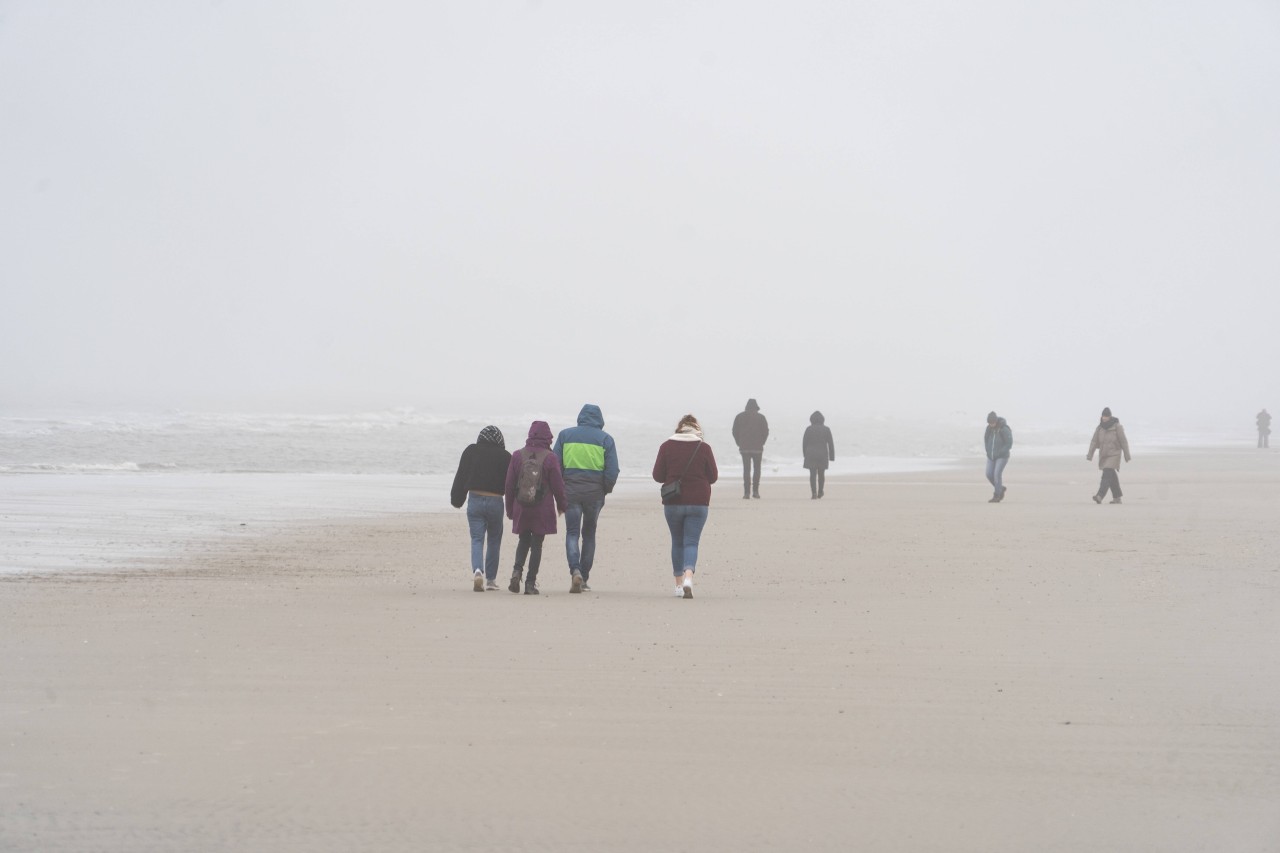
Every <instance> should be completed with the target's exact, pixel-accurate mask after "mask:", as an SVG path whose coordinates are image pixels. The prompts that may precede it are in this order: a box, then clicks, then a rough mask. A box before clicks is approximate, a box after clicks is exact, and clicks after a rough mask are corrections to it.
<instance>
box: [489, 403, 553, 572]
mask: <svg viewBox="0 0 1280 853" xmlns="http://www.w3.org/2000/svg"><path fill="white" fill-rule="evenodd" d="M503 493H504V495H505V496H506V501H507V518H509V519H511V522H512V523H511V532H512V533H515V534H518V535H519V536H520V543H519V544H518V545H516V565H515V569H513V570H512V572H511V583H510V584H509V585H508V586H507V589H509V590H511V591H512V592H519V591H520V576H521V575H522V574H524V561H525V557H528V558H529V577H528V578H526V579H525V583H524V594H525V595H537V594H538V566H539V565H540V564H541V563H542V540H543V539H544V538H545V537H546V535H547V534H548V533H555V532H556V514H557V513H559V514H561V515H563V514H564V508H565V497H564V477H563V476H562V475H561V473H560V459H559V458H558V457H557V456H556V455H555V454H554V453H552V452H551V427H550V426H548V425H547V422H546V421H534V422H533V424H532V425H530V427H529V438H528V440H527V441H525V443H524V447H522V448H520V449H519V450H517V451H516V452H515V453H513V454H511V465H510V466H508V467H507V480H506V485H505V488H504V489H503Z"/></svg>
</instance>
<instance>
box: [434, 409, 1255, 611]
mask: <svg viewBox="0 0 1280 853" xmlns="http://www.w3.org/2000/svg"><path fill="white" fill-rule="evenodd" d="M1257 424H1258V447H1260V448H1262V447H1267V446H1268V436H1269V435H1270V433H1271V415H1269V414H1268V413H1267V410H1266V409H1263V410H1262V411H1261V412H1259V413H1258V416H1257ZM552 438H553V436H552V432H551V427H550V426H549V425H548V424H547V422H546V421H534V422H533V423H532V424H531V425H530V426H529V434H528V437H527V438H526V439H525V443H524V446H523V447H521V448H520V449H518V450H516V451H515V452H514V453H511V452H508V451H507V449H506V446H505V442H504V439H503V435H502V431H501V430H499V429H498V428H497V427H496V426H486V427H485V428H484V429H482V430H481V431H480V434H479V435H478V436H477V437H476V441H475V443H474V444H471V445H469V446H468V447H467V448H466V449H465V450H464V451H463V452H462V458H461V459H460V460H459V462H458V470H457V473H456V474H455V475H454V479H453V489H452V492H451V495H450V501H451V503H452V504H453V506H455V507H458V508H461V507H462V506H463V505H464V503H465V505H466V508H467V522H468V525H469V528H470V534H471V570H472V583H473V588H474V589H475V591H476V592H483V591H485V590H497V589H500V586H499V584H498V561H499V559H500V557H499V554H500V552H501V546H502V533H503V527H504V524H503V518H504V516H505V518H506V519H509V520H510V521H511V532H512V533H514V534H516V535H517V536H518V537H519V539H518V543H517V545H516V554H515V565H514V566H513V568H512V571H511V578H510V580H509V582H508V584H507V589H508V590H510V591H511V592H516V593H518V592H521V589H522V585H523V592H524V594H525V595H537V594H538V592H539V590H538V570H539V568H540V567H541V564H542V546H543V542H544V540H545V539H546V537H547V536H548V535H551V534H555V533H556V532H557V519H558V517H559V516H564V519H565V559H566V562H567V564H568V569H569V592H571V593H582V592H587V591H590V589H591V569H592V566H593V565H594V563H595V551H596V527H597V524H598V522H599V520H600V513H601V511H602V510H603V509H604V504H605V498H606V496H607V495H609V494H610V493H611V492H612V491H613V488H614V486H615V485H616V484H617V481H618V471H619V467H618V452H617V448H616V447H615V445H614V441H613V437H612V436H611V435H609V433H607V432H605V431H604V416H603V414H602V413H601V411H600V407H599V406H597V405H594V404H592V403H588V404H586V405H584V406H583V407H582V411H580V412H579V413H578V422H577V425H576V426H572V427H569V428H567V429H564V430H561V431H560V434H559V435H558V436H555V441H554V444H553V443H552ZM733 438H734V441H735V442H736V443H737V445H738V452H739V453H740V454H741V455H742V497H743V499H744V500H751V499H758V498H759V497H760V467H761V462H762V460H763V457H764V447H765V444H766V443H767V442H768V440H769V422H768V420H767V419H766V418H765V416H764V414H763V413H761V411H760V406H759V404H758V403H757V402H756V400H755V399H754V398H752V399H750V400H748V401H747V404H746V408H745V409H744V410H743V411H742V412H741V413H739V414H738V416H737V417H736V418H734V421H733ZM801 444H802V450H803V453H804V467H805V468H806V469H808V471H809V492H810V498H811V499H812V500H819V499H821V498H822V497H823V496H824V495H825V490H826V471H827V467H828V465H829V463H831V462H834V461H835V458H836V452H835V441H834V439H833V438H832V435H831V429H830V428H829V427H828V426H827V425H826V423H825V419H824V418H823V415H822V412H814V413H813V414H812V415H810V416H809V426H808V428H806V429H805V431H804V438H803V440H802V442H801ZM983 446H984V448H985V450H986V455H987V468H986V476H987V481H988V482H989V483H990V484H991V487H992V489H993V491H992V495H991V498H990V500H989V501H988V503H1000V502H1002V501H1003V500H1004V498H1005V494H1006V493H1007V492H1008V488H1007V487H1006V486H1005V485H1004V471H1005V466H1006V465H1008V463H1009V456H1010V451H1011V449H1012V447H1013V431H1012V429H1011V428H1010V426H1009V423H1008V421H1006V420H1005V419H1004V418H1003V417H1001V416H1000V415H998V414H996V413H995V412H990V413H988V415H987V428H986V432H985V433H984V434H983ZM1095 453H1096V454H1097V455H1098V468H1099V469H1100V470H1101V471H1102V479H1101V481H1100V482H1099V484H1098V490H1097V492H1095V493H1094V494H1093V496H1092V498H1093V501H1094V502H1095V503H1099V504H1100V503H1102V501H1103V499H1104V498H1105V497H1106V496H1107V494H1108V493H1110V495H1111V503H1113V504H1118V503H1120V502H1121V497H1122V496H1123V494H1124V493H1123V491H1122V490H1121V488H1120V473H1119V471H1120V464H1121V461H1122V460H1123V461H1124V462H1129V461H1131V456H1130V453H1129V441H1128V438H1127V437H1126V436H1125V432H1124V427H1123V426H1122V425H1121V424H1120V420H1119V418H1116V417H1115V416H1114V415H1112V413H1111V409H1110V408H1109V407H1108V408H1104V409H1103V410H1102V415H1101V417H1100V418H1099V420H1098V425H1097V427H1096V428H1095V429H1094V431H1093V438H1092V440H1091V441H1090V442H1089V450H1088V452H1087V453H1086V454H1085V459H1087V460H1089V461H1092V460H1093V457H1094V454H1095ZM718 478H719V470H718V469H717V467H716V458H715V453H714V452H713V451H712V449H711V446H710V445H709V444H707V442H706V439H705V438H704V436H703V434H702V426H701V425H700V424H699V423H698V419H697V418H695V417H694V416H693V415H685V416H684V417H682V418H681V419H680V421H679V422H678V423H677V424H676V429H675V432H674V433H673V434H672V435H671V437H670V438H668V439H667V440H666V441H664V442H663V443H662V445H661V446H660V447H659V448H658V454H657V458H656V459H655V460H654V463H653V479H654V480H655V481H657V482H658V483H661V484H662V487H661V498H662V503H663V513H664V515H665V517H666V522H667V528H668V530H669V532H670V534H671V570H672V574H673V575H674V578H675V586H674V594H675V595H676V596H678V597H681V598H692V597H693V578H694V575H695V573H696V571H697V565H698V545H699V543H700V541H701V537H702V530H703V528H704V527H705V525H706V523H707V516H708V512H709V507H710V504H711V486H712V484H714V483H715V482H716V480H717V479H718ZM526 564H527V567H528V571H527V574H526Z"/></svg>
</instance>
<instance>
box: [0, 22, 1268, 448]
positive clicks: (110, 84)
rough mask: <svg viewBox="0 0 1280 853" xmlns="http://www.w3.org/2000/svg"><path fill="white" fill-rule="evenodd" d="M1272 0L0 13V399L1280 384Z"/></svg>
mask: <svg viewBox="0 0 1280 853" xmlns="http://www.w3.org/2000/svg"><path fill="white" fill-rule="evenodd" d="M1278 235H1280V5H1278V4H1276V3H1274V2H1222V3H1205V2H1194V3H1192V2H1164V1H1163V0H1162V2H1123V0H1122V2H1116V0H1105V2H1079V0H1070V2H1058V3H1041V2H977V3H952V2H937V3H919V2H901V0H892V1H891V2H856V1H855V2H847V3H838V2H833V3H786V4H783V3H770V4H763V3H744V2H723V3H704V2H688V1H687V0H686V2H676V3H658V2H644V3H629V4H623V3H599V2H580V3H564V2H553V0H547V2H541V3H517V2H455V3H447V4H446V3H431V2H425V3H424V2H404V3H392V2H373V3H333V2H317V0H305V2H294V3H287V2H265V3H264V2H236V0H224V2H203V3H197V2H172V0H163V2H151V3H145V2H92V0H84V2H57V0H7V1H5V2H0V407H3V408H5V409H15V408H23V407H28V408H32V407H34V408H39V407H49V406H63V405H67V404H78V405H85V406H100V407H135V408H136V407H154V408H172V407H177V408H184V407H185V408H206V409H230V410H239V409H253V410H263V409H267V410H272V409H274V410H293V409H300V408H305V409H320V410H347V409H353V408H358V409H364V408H370V407H393V406H414V407H419V408H423V409H428V410H440V411H448V412H461V411H467V410H468V409H472V408H475V409H479V410H483V411H485V412H501V411H513V412H514V411H528V410H538V409H541V410H557V411H563V410H573V411H576V409H577V406H578V404H580V403H581V402H582V401H584V400H592V401H595V402H598V403H600V404H601V405H602V406H604V407H605V410H606V412H609V411H615V412H627V413H632V414H638V415H639V414H644V413H646V412H654V413H656V414H657V415H659V416H660V417H662V418H664V419H666V418H667V416H668V415H670V414H672V413H675V414H679V413H680V412H683V411H686V410H693V411H695V412H697V411H706V410H715V411H718V410H720V409H726V410H727V411H728V412H730V413H731V412H733V411H736V410H737V409H739V408H740V407H741V404H742V402H743V401H744V400H745V399H746V398H747V397H748V396H754V397H757V398H759V399H760V401H761V405H762V406H763V407H764V408H765V410H766V411H767V412H774V413H777V412H781V411H791V410H795V411H798V412H799V411H802V412H804V413H807V412H808V411H809V410H811V409H813V408H822V409H824V410H825V411H828V412H844V413H851V414H869V413H877V412H898V413H900V414H903V415H909V416H913V417H917V416H919V417H928V416H931V415H935V414H936V415H939V416H942V415H945V414H947V413H954V412H957V411H963V412H977V413H980V414H985V412H986V411H987V410H988V409H991V408H995V409H998V410H1000V411H1001V412H1003V413H1009V414H1011V416H1012V417H1011V420H1012V419H1013V418H1014V417H1016V418H1017V421H1018V422H1020V423H1023V424H1026V423H1027V422H1028V421H1030V420H1033V419H1044V420H1052V421H1055V422H1066V421H1070V420H1073V419H1079V418H1085V419H1087V420H1090V421H1091V420H1092V419H1094V418H1096V416H1097V410H1098V409H1100V407H1101V406H1103V405H1110V406H1112V407H1113V408H1114V409H1116V411H1117V414H1119V415H1121V416H1122V417H1125V416H1128V417H1131V418H1138V419H1140V420H1147V421H1153V420H1156V419H1166V420H1168V421H1170V422H1171V423H1172V422H1175V421H1183V420H1188V421H1196V422H1203V421H1204V418H1205V415H1206V413H1209V414H1210V415H1211V416H1213V417H1221V418H1226V419H1231V420H1235V419H1241V418H1243V419H1244V421H1245V423H1246V427H1247V425H1248V423H1249V422H1250V421H1251V419H1252V414H1253V413H1254V412H1256V411H1257V410H1258V409H1259V408H1260V407H1261V406H1264V405H1268V406H1270V407H1272V409H1273V410H1276V409H1280V343H1278V339H1277V334H1276V327H1277V324H1278V323H1280V316H1278V315H1280V312H1278V310H1277V309H1278V308H1280V295H1278V293H1280V291H1278V288H1280V236H1278Z"/></svg>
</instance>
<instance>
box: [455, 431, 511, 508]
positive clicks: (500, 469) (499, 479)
mask: <svg viewBox="0 0 1280 853" xmlns="http://www.w3.org/2000/svg"><path fill="white" fill-rule="evenodd" d="M510 466H511V454H510V453H508V452H507V449H506V448H505V447H503V446H502V444H501V443H500V442H498V441H495V440H493V439H491V438H490V437H489V436H488V435H486V434H485V433H483V432H482V433H480V436H479V437H478V438H476V443H475V444H468V445H467V449H466V450H464V451H462V458H461V459H459V460H458V472H457V473H456V474H454V475H453V489H452V490H450V492H449V503H451V504H453V505H454V506H455V507H459V508H461V507H462V505H463V504H464V503H466V501H467V492H469V491H471V490H472V489H475V490H476V491H479V492H492V493H493V494H495V495H500V494H502V492H503V489H504V488H505V487H506V486H505V484H506V479H507V469H508V468H509V467H510Z"/></svg>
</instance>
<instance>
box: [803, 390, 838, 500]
mask: <svg viewBox="0 0 1280 853" xmlns="http://www.w3.org/2000/svg"><path fill="white" fill-rule="evenodd" d="M800 448H801V451H802V452H803V453H804V467H806V468H808V469H809V498H810V500H815V501H816V500H818V499H819V498H821V497H822V496H823V494H824V493H825V491H826V485H827V463H828V462H835V461H836V445H835V441H833V440H832V438H831V427H829V426H827V425H826V419H825V418H824V417H823V416H822V412H814V413H813V414H812V415H809V426H808V427H806V428H805V431H804V438H803V439H801V441H800Z"/></svg>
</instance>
